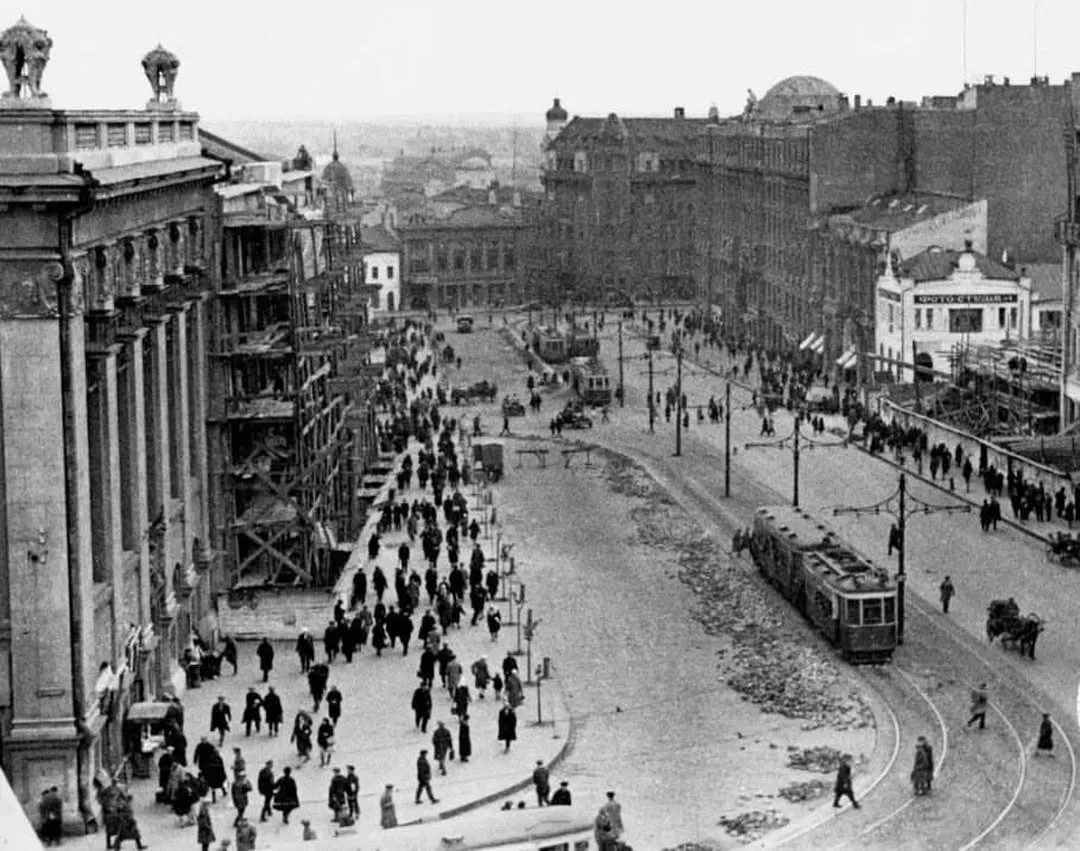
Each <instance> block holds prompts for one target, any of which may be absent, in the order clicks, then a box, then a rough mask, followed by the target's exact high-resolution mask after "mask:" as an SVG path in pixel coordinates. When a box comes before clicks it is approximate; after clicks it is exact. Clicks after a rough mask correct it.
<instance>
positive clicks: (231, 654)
mask: <svg viewBox="0 0 1080 851" xmlns="http://www.w3.org/2000/svg"><path fill="white" fill-rule="evenodd" d="M221 658H222V659H224V660H225V661H226V662H228V663H229V664H230V665H232V672H233V676H234V677H235V676H236V658H237V652H236V642H235V641H233V638H232V636H231V635H226V636H225V648H224V649H223V650H222V651H221Z"/></svg>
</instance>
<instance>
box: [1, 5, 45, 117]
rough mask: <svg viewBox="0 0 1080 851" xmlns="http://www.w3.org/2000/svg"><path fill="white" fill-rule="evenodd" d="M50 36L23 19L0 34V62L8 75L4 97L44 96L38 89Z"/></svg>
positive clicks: (33, 98) (24, 99) (29, 98)
mask: <svg viewBox="0 0 1080 851" xmlns="http://www.w3.org/2000/svg"><path fill="white" fill-rule="evenodd" d="M51 49H52V39H51V38H49V34H48V33H47V32H46V31H45V30H43V29H40V28H38V27H35V26H34V25H33V24H31V23H30V22H29V21H27V20H26V18H19V21H18V23H16V24H15V25H14V26H13V27H9V28H8V29H6V30H5V31H4V32H3V34H0V62H3V65H4V70H5V71H6V72H7V77H8V86H9V89H8V91H6V92H4V95H3V97H4V99H5V100H9V99H14V100H18V101H20V104H19V105H20V106H25V105H26V102H27V101H30V102H33V101H38V102H40V101H43V100H45V99H46V98H47V97H48V95H46V94H45V93H44V92H43V91H42V90H41V77H42V75H43V74H44V73H45V66H46V65H47V64H48V62H49V51H50V50H51Z"/></svg>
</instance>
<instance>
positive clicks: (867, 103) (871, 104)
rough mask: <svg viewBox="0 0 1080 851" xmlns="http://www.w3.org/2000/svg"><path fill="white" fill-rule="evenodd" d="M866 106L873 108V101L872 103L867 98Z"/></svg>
mask: <svg viewBox="0 0 1080 851" xmlns="http://www.w3.org/2000/svg"><path fill="white" fill-rule="evenodd" d="M866 105H867V106H873V105H874V101H873V100H872V99H871V98H867V99H866Z"/></svg>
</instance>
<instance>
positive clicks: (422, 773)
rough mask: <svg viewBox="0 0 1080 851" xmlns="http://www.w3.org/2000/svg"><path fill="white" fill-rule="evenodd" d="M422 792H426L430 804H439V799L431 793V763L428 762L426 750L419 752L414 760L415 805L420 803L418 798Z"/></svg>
mask: <svg viewBox="0 0 1080 851" xmlns="http://www.w3.org/2000/svg"><path fill="white" fill-rule="evenodd" d="M424 792H427V796H428V799H429V800H430V801H431V803H433V804H437V803H439V799H438V798H436V797H435V793H434V792H432V791H431V763H430V762H428V758H427V751H426V750H422V751H420V756H419V757H417V759H416V803H418V804H419V803H420V796H421V794H422V793H424Z"/></svg>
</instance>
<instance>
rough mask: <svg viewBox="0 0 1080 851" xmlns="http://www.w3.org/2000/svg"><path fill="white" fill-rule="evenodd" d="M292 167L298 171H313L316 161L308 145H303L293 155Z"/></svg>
mask: <svg viewBox="0 0 1080 851" xmlns="http://www.w3.org/2000/svg"><path fill="white" fill-rule="evenodd" d="M292 167H293V169H294V170H296V171H311V170H312V169H313V168H314V167H315V161H314V160H312V159H311V154H309V153H308V149H307V146H306V145H301V146H300V147H299V149H298V150H297V151H296V156H295V157H293V161H292Z"/></svg>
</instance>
